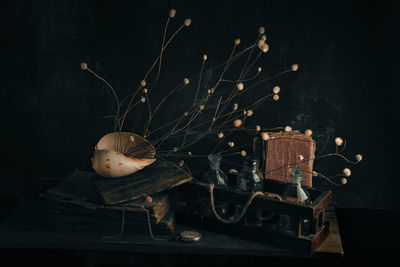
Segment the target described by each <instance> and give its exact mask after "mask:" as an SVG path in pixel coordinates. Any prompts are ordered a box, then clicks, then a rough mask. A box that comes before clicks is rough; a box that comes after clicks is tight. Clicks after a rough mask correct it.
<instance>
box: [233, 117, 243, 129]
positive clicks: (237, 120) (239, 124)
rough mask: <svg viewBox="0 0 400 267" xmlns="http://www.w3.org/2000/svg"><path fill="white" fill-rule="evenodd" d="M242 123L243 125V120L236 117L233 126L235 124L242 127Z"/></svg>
mask: <svg viewBox="0 0 400 267" xmlns="http://www.w3.org/2000/svg"><path fill="white" fill-rule="evenodd" d="M241 125H242V120H240V119H236V120H234V121H233V126H235V127H236V128H238V127H240V126H241Z"/></svg>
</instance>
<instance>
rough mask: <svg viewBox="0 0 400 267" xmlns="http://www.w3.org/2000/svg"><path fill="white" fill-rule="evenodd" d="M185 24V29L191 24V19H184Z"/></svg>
mask: <svg viewBox="0 0 400 267" xmlns="http://www.w3.org/2000/svg"><path fill="white" fill-rule="evenodd" d="M183 23H184V24H185V26H186V27H189V26H190V24H191V23H192V20H191V19H185V21H184V22H183Z"/></svg>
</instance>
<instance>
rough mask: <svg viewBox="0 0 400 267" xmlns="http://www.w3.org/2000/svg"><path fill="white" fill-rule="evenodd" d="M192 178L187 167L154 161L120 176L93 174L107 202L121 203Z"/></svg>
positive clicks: (166, 188)
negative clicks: (182, 167)
mask: <svg viewBox="0 0 400 267" xmlns="http://www.w3.org/2000/svg"><path fill="white" fill-rule="evenodd" d="M190 180H192V177H191V175H190V172H189V170H188V169H185V171H182V169H180V168H177V167H176V166H175V165H174V164H172V163H167V162H163V161H159V160H158V161H156V162H154V163H153V164H152V165H150V166H148V167H146V168H144V169H143V170H141V171H139V172H136V173H134V174H131V175H128V176H125V177H122V178H114V179H108V178H102V177H100V176H94V177H93V181H94V185H95V187H96V189H97V191H98V192H99V194H100V195H101V196H102V198H103V200H104V202H105V203H107V204H116V203H121V202H124V201H127V200H133V199H137V198H140V197H143V196H144V195H151V194H154V193H157V192H162V191H165V190H168V189H171V188H173V187H175V186H178V185H181V184H183V183H186V182H188V181H190Z"/></svg>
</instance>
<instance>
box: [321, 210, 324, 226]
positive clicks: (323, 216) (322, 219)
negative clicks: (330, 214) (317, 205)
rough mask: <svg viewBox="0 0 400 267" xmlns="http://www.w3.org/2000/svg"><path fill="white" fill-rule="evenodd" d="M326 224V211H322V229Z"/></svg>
mask: <svg viewBox="0 0 400 267" xmlns="http://www.w3.org/2000/svg"><path fill="white" fill-rule="evenodd" d="M324 222H325V210H323V211H322V216H321V227H322V225H324Z"/></svg>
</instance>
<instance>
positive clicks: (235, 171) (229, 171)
mask: <svg viewBox="0 0 400 267" xmlns="http://www.w3.org/2000/svg"><path fill="white" fill-rule="evenodd" d="M228 173H230V174H232V173H238V171H237V170H236V169H229V170H228Z"/></svg>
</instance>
